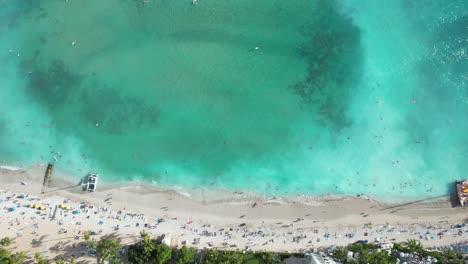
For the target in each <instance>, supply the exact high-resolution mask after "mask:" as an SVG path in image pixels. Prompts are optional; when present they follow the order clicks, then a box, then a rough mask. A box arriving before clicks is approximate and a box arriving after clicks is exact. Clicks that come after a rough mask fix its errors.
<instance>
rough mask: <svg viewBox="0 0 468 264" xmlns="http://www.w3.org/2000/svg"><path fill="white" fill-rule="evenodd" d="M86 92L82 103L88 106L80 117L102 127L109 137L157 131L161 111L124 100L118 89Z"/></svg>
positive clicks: (133, 99) (132, 98)
mask: <svg viewBox="0 0 468 264" xmlns="http://www.w3.org/2000/svg"><path fill="white" fill-rule="evenodd" d="M93 87H95V88H89V89H85V90H84V91H83V92H82V94H81V100H83V101H85V102H86V103H87V106H85V107H82V108H81V111H80V113H81V116H82V117H83V118H84V119H85V120H88V121H89V123H91V124H93V123H99V125H100V126H101V128H102V129H103V130H104V131H106V132H107V133H110V134H122V133H124V132H125V131H127V130H130V129H131V130H141V129H149V128H152V127H156V126H157V125H158V120H159V114H160V112H159V110H158V109H157V108H156V107H155V106H152V105H149V104H147V103H145V102H144V100H142V99H140V98H138V97H135V96H123V95H122V94H119V93H118V92H117V91H116V90H115V89H111V88H108V87H103V86H102V85H100V84H99V83H95V85H93Z"/></svg>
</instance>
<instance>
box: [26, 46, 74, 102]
mask: <svg viewBox="0 0 468 264" xmlns="http://www.w3.org/2000/svg"><path fill="white" fill-rule="evenodd" d="M36 54H37V53H36ZM36 60H37V56H35V57H34V58H32V59H30V60H26V61H23V63H22V65H21V66H22V68H23V69H24V71H31V74H30V76H29V82H28V85H27V89H28V91H29V92H30V93H31V94H32V95H34V97H37V98H38V99H40V101H41V102H45V103H46V104H47V106H48V107H49V108H54V107H57V106H61V105H63V104H65V103H66V102H67V101H68V99H69V98H70V96H71V94H72V93H73V92H74V89H76V88H77V87H79V85H80V81H81V78H80V77H79V76H78V75H76V74H74V73H72V72H70V71H69V70H68V69H67V67H66V66H65V64H64V62H63V61H61V60H55V61H52V62H51V63H50V64H49V65H48V67H47V68H45V69H44V68H42V67H40V66H39V65H37V62H36Z"/></svg>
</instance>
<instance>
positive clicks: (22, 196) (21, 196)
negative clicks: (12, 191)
mask: <svg viewBox="0 0 468 264" xmlns="http://www.w3.org/2000/svg"><path fill="white" fill-rule="evenodd" d="M24 197H26V196H24V194H21V195H20V196H19V197H18V198H21V199H24Z"/></svg>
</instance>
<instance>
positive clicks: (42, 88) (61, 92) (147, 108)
mask: <svg viewBox="0 0 468 264" xmlns="http://www.w3.org/2000/svg"><path fill="white" fill-rule="evenodd" d="M38 55H39V52H38V51H37V52H35V53H34V56H33V58H31V59H29V60H25V61H23V63H22V64H21V68H22V69H23V72H25V71H31V74H30V75H29V76H28V77H29V78H28V83H27V86H26V89H27V92H28V93H29V94H30V95H32V96H33V97H34V98H36V99H37V101H38V102H41V103H43V104H44V105H46V106H47V108H48V109H49V113H50V114H51V116H52V117H58V116H60V115H61V113H62V112H64V111H68V112H70V113H78V114H79V117H81V118H83V119H84V121H85V123H88V124H90V125H94V124H96V123H99V124H100V125H101V129H100V130H99V131H100V132H105V133H109V134H122V133H124V132H125V131H128V130H139V129H147V128H151V127H155V126H157V124H158V120H159V110H158V108H157V107H155V106H153V105H150V104H148V103H146V102H145V101H144V100H142V99H140V98H138V97H135V96H131V95H129V96H123V95H121V94H119V93H118V92H117V90H116V89H112V88H109V87H106V86H105V85H103V84H102V83H100V82H97V81H92V82H88V80H87V79H85V77H83V76H80V75H78V74H76V73H73V72H71V71H70V70H69V69H68V68H67V66H66V65H65V63H64V62H63V61H60V60H55V61H52V62H51V63H50V64H49V65H48V66H46V67H41V66H40V65H38V64H37V60H38ZM60 120H61V119H60V118H55V121H57V122H60ZM62 121H63V123H66V124H70V122H68V120H66V119H64V120H62ZM57 125H58V126H59V128H60V123H58V124H57ZM64 127H65V126H64ZM72 128H73V127H72Z"/></svg>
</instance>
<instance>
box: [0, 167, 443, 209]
mask: <svg viewBox="0 0 468 264" xmlns="http://www.w3.org/2000/svg"><path fill="white" fill-rule="evenodd" d="M46 167H47V164H42V163H38V164H33V165H30V166H25V167H17V166H8V165H2V166H0V171H1V170H9V171H24V172H27V171H34V172H35V173H36V172H37V171H38V170H40V169H43V170H44V171H45V168H46ZM39 174H40V173H39ZM53 174H54V177H55V178H53V180H52V182H53V184H55V185H56V186H59V185H62V186H71V185H73V184H75V183H74V182H73V180H72V179H77V177H75V176H74V177H70V175H69V174H68V173H64V172H61V171H60V170H58V171H57V169H55V168H54V173H53ZM57 175H58V176H59V178H58V179H57ZM39 176H40V177H42V176H43V175H39ZM41 180H42V178H41ZM98 188H99V190H111V189H119V190H130V191H132V190H140V191H142V192H145V193H147V192H150V193H152V192H154V193H175V194H177V195H180V196H182V197H184V198H187V199H190V200H194V201H196V202H202V203H232V202H234V203H236V202H240V203H246V202H252V201H254V202H258V201H261V202H269V203H277V204H282V205H287V204H295V203H299V204H304V205H310V206H318V205H321V204H323V203H326V202H330V201H344V200H348V199H361V200H366V201H372V202H374V203H377V204H379V205H381V206H392V205H399V204H406V203H412V202H417V201H423V200H446V199H450V198H452V197H451V195H452V194H450V193H447V194H446V195H442V196H437V197H425V198H423V199H420V200H416V199H414V198H402V197H399V198H392V199H386V200H384V199H379V198H377V197H373V196H372V195H367V194H358V195H345V194H332V193H330V194H322V195H307V194H297V195H281V194H279V195H271V194H262V193H257V192H252V191H249V190H239V189H228V188H219V187H215V188H209V187H206V186H202V187H196V188H188V189H184V188H183V187H177V186H176V187H168V188H164V187H159V186H157V185H156V184H154V183H149V182H141V181H118V182H115V183H108V182H103V181H102V180H100V181H99V186H98ZM71 191H73V190H71ZM75 192H77V191H75Z"/></svg>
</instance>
